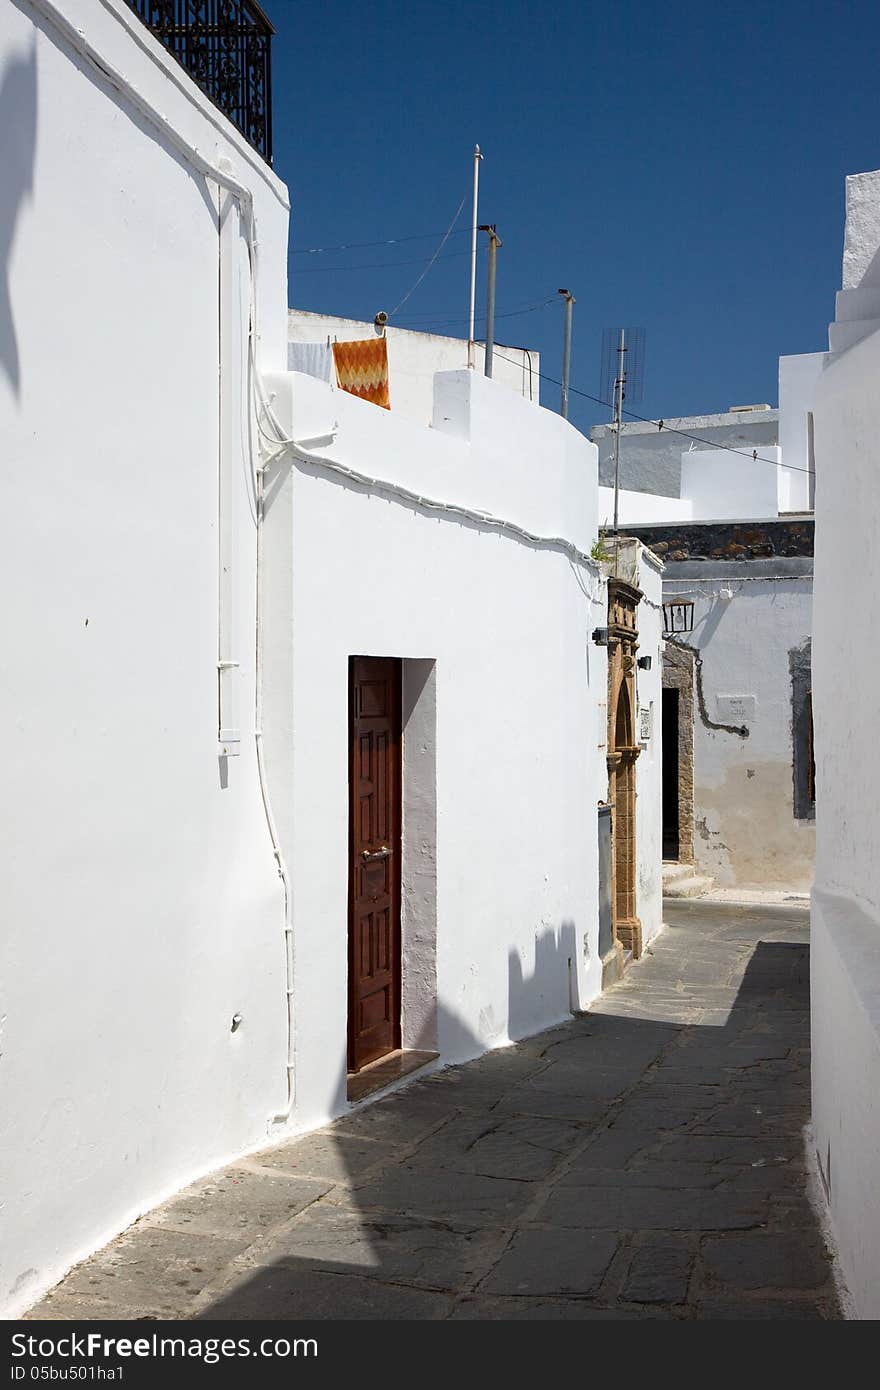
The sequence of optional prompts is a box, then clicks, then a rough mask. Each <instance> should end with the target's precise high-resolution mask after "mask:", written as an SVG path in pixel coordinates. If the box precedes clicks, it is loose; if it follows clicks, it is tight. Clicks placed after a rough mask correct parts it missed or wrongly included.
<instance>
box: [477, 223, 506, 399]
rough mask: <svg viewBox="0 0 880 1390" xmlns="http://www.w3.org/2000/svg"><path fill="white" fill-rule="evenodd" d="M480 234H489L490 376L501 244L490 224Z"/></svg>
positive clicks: (488, 359) (487, 332)
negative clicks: (497, 270) (497, 272)
mask: <svg viewBox="0 0 880 1390" xmlns="http://www.w3.org/2000/svg"><path fill="white" fill-rule="evenodd" d="M480 231H481V232H488V233H489V285H488V288H487V290H486V368H485V370H486V376H491V375H492V356H493V352H494V348H495V265H496V257H497V254H498V247H499V246H503V244H504V243H503V242H502V240H501V238H500V236H499V235H498V233H497V231H496V230H495V223H494V222H490V223H489V224H488V225H486V224H484V225H483V226H482V227H480Z"/></svg>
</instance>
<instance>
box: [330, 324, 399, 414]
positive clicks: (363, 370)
mask: <svg viewBox="0 0 880 1390" xmlns="http://www.w3.org/2000/svg"><path fill="white" fill-rule="evenodd" d="M333 360H334V361H335V363H336V380H337V381H338V383H339V385H340V386H341V387H342V389H343V391H350V392H351V394H352V395H353V396H359V397H360V399H361V400H362V401H370V402H372V404H373V405H381V406H382V407H383V409H385V410H390V409H391V399H390V396H389V392H388V344H387V342H386V341H385V339H384V338H360V339H358V340H357V342H353V343H334V344H333Z"/></svg>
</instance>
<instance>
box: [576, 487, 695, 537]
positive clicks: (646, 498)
mask: <svg viewBox="0 0 880 1390" xmlns="http://www.w3.org/2000/svg"><path fill="white" fill-rule="evenodd" d="M693 514H694V508H693V503H692V502H691V500H690V498H689V497H665V496H663V495H662V494H661V493H657V492H631V491H630V490H629V489H628V488H621V489H620V491H619V493H618V498H617V515H618V521H619V524H620V525H621V526H639V525H641V526H647V525H648V524H654V523H658V522H662V521H691V520H692V519H693ZM599 525H600V526H601V527H602V529H603V531H610V530H612V529H613V526H614V488H613V487H600V488H599Z"/></svg>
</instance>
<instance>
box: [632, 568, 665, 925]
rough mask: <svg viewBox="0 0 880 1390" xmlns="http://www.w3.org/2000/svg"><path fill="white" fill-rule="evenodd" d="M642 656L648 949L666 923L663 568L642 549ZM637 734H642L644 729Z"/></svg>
mask: <svg viewBox="0 0 880 1390" xmlns="http://www.w3.org/2000/svg"><path fill="white" fill-rule="evenodd" d="M636 582H637V584H638V587H639V588H640V589H641V591H642V594H643V598H642V600H641V602H640V603H639V611H638V623H639V650H638V656H639V657H640V658H641V657H646V656H650V658H651V669H650V671H645V670H641V669H639V668H638V667H637V668H636V697H637V702H638V708H639V711H641V710H643V709H648V710H650V711H651V720H650V724H651V733H650V736H649V737H648V738H647V739H645V740H642V739H641V737H640V742H641V743H642V751H641V753H640V754H639V758H638V762H637V763H636V854H637V865H638V868H637V881H636V912H637V913H638V917H639V920H640V922H641V924H642V940H643V942H644V943H645V945H647V943H648V942H649V941H650V940H651V938H652V937H653V936H656V935H657V932H658V931H660V929H661V927H662V925H663V872H662V861H663V815H662V799H663V737H662V735H663V717H662V700H663V693H662V689H663V650H662V637H663V593H662V590H663V565H662V564H661V563H660V561H659V560H658V559H657V557H656V556H655V555H654V553H653V552H652V551H650V550H648V549H646V548H645V547H644V546H642V545H640V546H639V561H638V579H637V581H636ZM636 733H637V734H640V731H639V729H638V728H637V729H636Z"/></svg>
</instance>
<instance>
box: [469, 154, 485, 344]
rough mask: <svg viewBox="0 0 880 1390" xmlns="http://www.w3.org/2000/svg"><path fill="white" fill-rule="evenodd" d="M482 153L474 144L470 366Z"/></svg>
mask: <svg viewBox="0 0 880 1390" xmlns="http://www.w3.org/2000/svg"><path fill="white" fill-rule="evenodd" d="M482 158H483V156H482V155H481V154H480V147H479V145H474V206H473V219H472V222H471V304H470V317H469V319H468V325H469V326H468V366H469V367H471V368H473V365H474V306H475V304H476V294H477V201H478V199H479V193H480V160H481V159H482Z"/></svg>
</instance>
